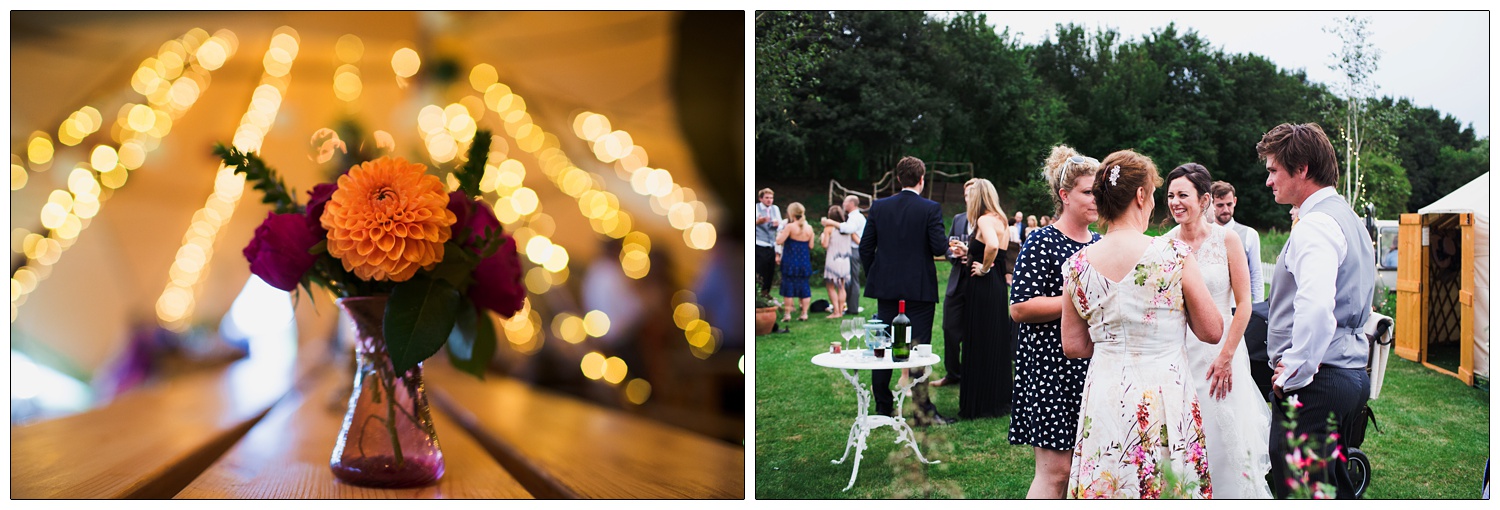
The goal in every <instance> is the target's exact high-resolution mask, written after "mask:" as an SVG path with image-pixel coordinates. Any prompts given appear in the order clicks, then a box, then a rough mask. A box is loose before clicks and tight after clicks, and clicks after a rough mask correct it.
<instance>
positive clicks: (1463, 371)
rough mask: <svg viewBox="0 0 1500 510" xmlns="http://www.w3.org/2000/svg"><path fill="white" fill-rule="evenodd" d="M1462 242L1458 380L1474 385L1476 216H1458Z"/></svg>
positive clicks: (1464, 214) (1468, 214)
mask: <svg viewBox="0 0 1500 510" xmlns="http://www.w3.org/2000/svg"><path fill="white" fill-rule="evenodd" d="M1458 229H1459V232H1460V233H1461V234H1462V239H1463V244H1462V246H1463V257H1462V258H1460V259H1459V260H1460V264H1462V265H1461V266H1459V273H1458V274H1459V278H1458V286H1459V287H1458V289H1459V290H1458V306H1459V332H1458V360H1459V361H1458V378H1459V379H1461V380H1463V382H1464V384H1467V385H1469V386H1473V385H1474V292H1475V290H1476V289H1475V288H1474V213H1463V214H1460V215H1458Z"/></svg>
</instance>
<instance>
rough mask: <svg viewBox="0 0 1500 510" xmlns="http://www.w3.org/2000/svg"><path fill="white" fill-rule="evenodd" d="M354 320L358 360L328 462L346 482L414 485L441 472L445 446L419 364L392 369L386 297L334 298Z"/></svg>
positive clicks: (430, 480) (433, 479) (428, 481)
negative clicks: (440, 442) (399, 371)
mask: <svg viewBox="0 0 1500 510" xmlns="http://www.w3.org/2000/svg"><path fill="white" fill-rule="evenodd" d="M338 304H339V307H340V308H342V309H343V310H344V312H345V313H348V314H349V317H350V318H351V319H352V321H351V322H353V324H354V352H355V354H356V356H357V357H358V365H357V367H356V369H355V373H354V391H353V393H352V394H351V395H350V396H349V411H348V412H347V413H346V414H344V426H343V430H341V431H340V432H339V439H338V442H337V443H335V444H334V447H333V458H332V459H330V461H329V467H330V468H332V469H333V474H334V476H336V477H338V479H339V480H342V481H344V482H345V483H349V484H353V485H360V486H365V487H418V486H423V485H431V484H433V483H436V482H437V481H438V479H439V478H442V476H443V451H442V449H440V448H439V447H438V438H437V430H436V429H434V428H433V426H432V412H431V410H430V409H429V408H428V405H427V393H426V389H425V388H423V385H422V364H421V363H418V364H417V366H416V367H415V368H412V369H411V370H408V371H406V373H404V374H395V373H393V369H392V367H391V360H390V356H389V355H388V354H387V353H386V347H385V335H384V333H383V332H382V328H383V327H384V324H385V320H384V318H385V304H386V298H385V297H383V296H374V297H350V298H343V299H340V300H338Z"/></svg>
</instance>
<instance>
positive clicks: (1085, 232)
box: [1008, 145, 1099, 499]
mask: <svg viewBox="0 0 1500 510" xmlns="http://www.w3.org/2000/svg"><path fill="white" fill-rule="evenodd" d="M1043 168H1044V170H1045V172H1046V176H1047V185H1048V187H1049V188H1050V189H1051V195H1052V205H1053V208H1054V209H1056V212H1057V222H1056V223H1054V224H1052V225H1050V226H1048V227H1047V228H1044V229H1041V230H1039V231H1037V232H1036V233H1035V234H1034V235H1031V236H1027V237H1026V244H1025V245H1024V246H1022V247H1021V254H1020V257H1019V258H1018V259H1017V260H1016V269H1015V286H1014V287H1012V288H1011V295H1010V318H1011V319H1012V320H1013V321H1015V322H1016V323H1017V324H1019V327H1018V328H1017V329H1018V331H1019V336H1020V341H1019V345H1018V347H1017V349H1016V373H1015V389H1014V393H1013V394H1012V395H1011V422H1010V430H1009V434H1008V439H1009V441H1010V444H1016V445H1022V444H1024V445H1031V446H1032V450H1033V451H1034V453H1035V461H1036V471H1035V475H1034V476H1033V478H1032V480H1031V488H1030V489H1029V490H1028V491H1027V492H1026V497H1027V498H1028V499H1061V498H1062V497H1063V494H1064V492H1065V491H1066V489H1067V487H1068V465H1069V459H1070V458H1071V456H1072V452H1073V447H1074V445H1075V444H1076V442H1077V441H1076V440H1077V434H1078V409H1079V408H1078V404H1079V400H1080V397H1081V395H1082V393H1083V380H1084V377H1085V376H1086V375H1087V374H1088V370H1089V360H1087V359H1068V358H1067V357H1066V356H1064V355H1063V350H1062V337H1061V334H1060V330H1059V327H1060V324H1061V323H1060V322H1059V319H1060V318H1061V317H1062V310H1063V305H1064V302H1065V298H1063V296H1062V282H1063V280H1062V269H1061V266H1062V263H1063V260H1065V259H1067V258H1068V256H1070V255H1072V254H1073V252H1076V251H1078V250H1079V249H1080V248H1083V247H1085V246H1088V245H1090V244H1092V243H1093V242H1094V241H1097V240H1099V234H1096V233H1094V232H1093V231H1091V230H1089V224H1090V223H1093V222H1094V221H1095V220H1097V219H1098V218H1099V215H1098V212H1097V210H1096V209H1095V206H1094V191H1093V187H1094V172H1095V170H1097V169H1098V168H1099V161H1098V160H1095V159H1094V158H1090V157H1085V156H1083V155H1081V154H1079V153H1078V152H1077V151H1075V150H1073V148H1071V147H1068V146H1066V145H1059V146H1056V147H1053V148H1052V153H1051V155H1050V156H1048V158H1047V161H1046V164H1045V166H1044V167H1043Z"/></svg>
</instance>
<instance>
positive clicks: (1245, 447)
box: [1164, 163, 1271, 499]
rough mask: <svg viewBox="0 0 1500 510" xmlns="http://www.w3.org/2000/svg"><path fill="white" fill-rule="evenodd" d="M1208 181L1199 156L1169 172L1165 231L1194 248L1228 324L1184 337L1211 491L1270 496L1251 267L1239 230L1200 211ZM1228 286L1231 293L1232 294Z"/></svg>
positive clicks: (1266, 414)
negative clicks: (1253, 359) (1213, 333)
mask: <svg viewBox="0 0 1500 510" xmlns="http://www.w3.org/2000/svg"><path fill="white" fill-rule="evenodd" d="M1211 182H1212V179H1211V178H1210V177H1209V174H1208V169H1206V168H1204V167H1203V165H1199V164H1197V163H1187V164H1184V165H1182V166H1179V167H1177V168H1176V169H1173V170H1172V172H1171V173H1169V174H1167V207H1168V209H1170V210H1171V212H1172V219H1174V220H1176V221H1177V224H1178V225H1177V226H1176V227H1173V228H1172V230H1171V231H1169V232H1167V233H1166V235H1165V236H1164V237H1168V238H1172V239H1177V240H1180V241H1182V242H1184V243H1187V244H1188V246H1191V247H1192V249H1193V253H1194V254H1196V255H1197V256H1198V267H1199V269H1200V271H1201V272H1202V275H1203V282H1204V283H1205V284H1206V285H1207V286H1208V290H1209V293H1210V294H1211V295H1212V296H1213V302H1214V306H1215V307H1217V308H1218V310H1219V315H1220V317H1222V318H1223V321H1224V324H1225V328H1224V338H1223V339H1222V340H1220V341H1219V343H1218V345H1211V344H1205V343H1203V342H1197V341H1193V340H1189V341H1188V342H1187V345H1186V346H1185V350H1186V352H1187V364H1188V369H1189V370H1190V371H1191V372H1192V380H1193V381H1194V385H1195V386H1196V388H1197V390H1198V395H1199V399H1200V400H1201V404H1202V406H1203V408H1204V412H1203V428H1204V432H1205V435H1206V436H1208V466H1209V468H1208V469H1209V474H1210V476H1211V477H1212V479H1213V489H1214V497H1215V498H1220V499H1268V498H1270V497H1271V491H1270V488H1269V487H1267V486H1266V481H1265V476H1266V472H1267V471H1268V470H1270V468H1271V458H1270V456H1269V454H1268V453H1267V443H1266V440H1265V438H1267V437H1269V436H1270V429H1271V412H1270V410H1269V409H1267V407H1266V402H1265V400H1264V399H1263V398H1261V396H1260V395H1258V394H1257V393H1256V391H1257V390H1256V386H1255V381H1254V380H1253V379H1251V377H1250V356H1249V354H1248V353H1247V351H1246V350H1245V345H1244V342H1242V340H1243V336H1244V334H1245V326H1246V325H1247V324H1248V323H1249V322H1250V283H1249V282H1250V269H1249V265H1247V258H1246V255H1245V248H1244V245H1243V244H1242V243H1241V241H1240V238H1239V236H1238V235H1236V234H1235V233H1234V232H1232V231H1230V230H1229V229H1227V228H1224V227H1222V226H1219V225H1217V224H1214V223H1213V222H1210V221H1207V219H1206V218H1207V216H1205V215H1204V212H1205V210H1206V209H1207V208H1208V205H1209V203H1210V200H1211V199H1210V198H1209V196H1210V195H1209V184H1210V183H1211ZM1231 291H1232V293H1233V298H1234V299H1230V297H1231ZM1231 308H1233V309H1234V314H1233V316H1232V317H1231V315H1230V309H1231Z"/></svg>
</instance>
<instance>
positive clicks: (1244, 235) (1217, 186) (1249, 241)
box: [1208, 181, 1266, 303]
mask: <svg viewBox="0 0 1500 510" xmlns="http://www.w3.org/2000/svg"><path fill="white" fill-rule="evenodd" d="M1208 189H1209V191H1210V192H1212V193H1213V197H1214V221H1215V222H1217V223H1218V224H1219V225H1223V226H1224V227H1225V228H1228V229H1229V230H1231V231H1233V232H1234V233H1235V234H1236V235H1239V236H1240V240H1241V241H1244V242H1245V243H1244V244H1245V260H1247V261H1249V262H1248V264H1247V265H1248V266H1249V267H1250V302H1251V303H1259V302H1261V301H1264V300H1265V299H1266V285H1265V280H1264V279H1263V278H1262V276H1261V272H1262V271H1261V267H1260V232H1256V231H1255V229H1253V228H1250V227H1249V226H1246V225H1244V224H1241V223H1240V222H1238V221H1234V206H1235V205H1236V204H1238V202H1239V201H1238V199H1236V198H1235V196H1234V185H1233V184H1230V183H1227V182H1224V181H1214V183H1213V184H1212V185H1210V186H1209V188H1208Z"/></svg>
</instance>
